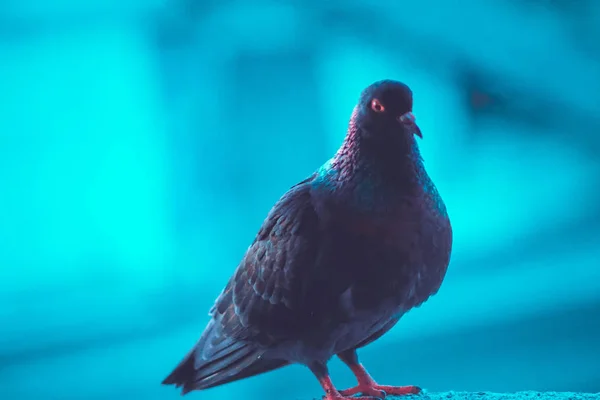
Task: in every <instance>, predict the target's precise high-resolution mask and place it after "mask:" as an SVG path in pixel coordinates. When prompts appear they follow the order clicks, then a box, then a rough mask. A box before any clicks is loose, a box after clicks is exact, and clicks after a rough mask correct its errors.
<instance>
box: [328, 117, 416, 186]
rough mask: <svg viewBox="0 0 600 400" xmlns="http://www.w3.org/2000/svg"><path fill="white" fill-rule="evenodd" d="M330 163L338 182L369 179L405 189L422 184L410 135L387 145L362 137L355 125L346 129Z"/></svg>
mask: <svg viewBox="0 0 600 400" xmlns="http://www.w3.org/2000/svg"><path fill="white" fill-rule="evenodd" d="M332 166H333V168H335V170H336V171H337V172H338V173H339V174H340V176H339V178H341V179H340V181H348V180H352V179H359V180H363V179H369V180H376V181H379V182H380V183H383V184H392V185H394V186H398V185H401V186H403V187H405V188H406V186H411V185H418V184H420V183H422V180H423V178H426V176H427V175H426V172H425V167H424V165H423V159H422V158H421V153H420V151H419V147H418V144H417V142H416V140H415V138H414V137H407V138H406V140H405V141H400V140H399V141H398V142H396V143H393V144H391V145H390V144H379V143H374V142H373V141H372V140H371V139H365V138H364V137H363V135H361V134H360V132H359V131H358V128H355V127H351V130H350V131H349V132H348V135H347V136H346V139H345V140H344V142H343V144H342V146H341V147H340V149H339V150H338V152H337V153H336V155H335V157H334V158H333V160H332Z"/></svg>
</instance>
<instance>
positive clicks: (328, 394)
mask: <svg viewBox="0 0 600 400" xmlns="http://www.w3.org/2000/svg"><path fill="white" fill-rule="evenodd" d="M308 367H309V368H310V370H311V371H312V373H313V374H315V376H316V377H317V379H318V380H319V383H320V384H321V386H322V387H323V390H325V396H323V400H373V397H378V398H380V399H383V397H384V396H385V393H383V392H381V393H380V394H381V395H377V396H375V395H371V396H373V397H370V396H360V397H350V395H342V394H341V393H340V392H339V391H338V390H337V389H336V388H335V386H334V385H333V382H331V378H330V377H329V371H328V370H327V365H325V364H324V363H321V362H316V361H315V362H313V363H312V364H310V365H309V366H308Z"/></svg>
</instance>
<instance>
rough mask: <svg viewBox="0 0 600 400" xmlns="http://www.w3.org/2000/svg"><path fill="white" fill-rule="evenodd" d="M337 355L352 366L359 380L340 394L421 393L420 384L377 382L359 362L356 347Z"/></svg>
mask: <svg viewBox="0 0 600 400" xmlns="http://www.w3.org/2000/svg"><path fill="white" fill-rule="evenodd" d="M337 356H338V357H339V358H340V360H342V361H343V362H344V364H346V365H347V366H348V367H350V369H351V370H352V372H353V373H354V375H355V376H356V379H357V380H358V385H356V386H355V387H353V388H350V389H346V390H340V394H341V395H342V396H352V395H353V394H356V393H361V394H364V395H367V396H375V397H382V396H381V393H383V396H385V395H395V396H403V395H407V394H419V393H421V388H419V387H418V386H387V385H379V384H377V382H375V381H374V380H373V378H371V375H369V373H368V372H367V370H366V369H365V367H363V366H362V365H361V364H360V363H359V362H358V355H357V354H356V349H352V350H346V351H343V352H341V353H339V354H338V355H337Z"/></svg>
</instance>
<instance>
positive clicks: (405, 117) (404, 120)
mask: <svg viewBox="0 0 600 400" xmlns="http://www.w3.org/2000/svg"><path fill="white" fill-rule="evenodd" d="M415 121H416V119H415V116H414V114H413V113H412V112H410V111H409V112H407V113H406V114H402V115H401V116H399V117H398V122H400V123H401V124H404V125H405V126H406V127H408V128H409V129H411V130H412V133H413V135H417V136H418V137H420V138H421V139H423V134H422V133H421V129H419V127H418V126H417V123H416V122H415Z"/></svg>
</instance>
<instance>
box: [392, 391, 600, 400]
mask: <svg viewBox="0 0 600 400" xmlns="http://www.w3.org/2000/svg"><path fill="white" fill-rule="evenodd" d="M387 398H388V399H392V398H393V399H402V400H600V393H595V394H594V393H576V392H516V393H491V392H440V393H429V392H427V391H424V392H423V393H421V394H419V395H411V396H403V397H401V398H400V397H394V396H388V397H387Z"/></svg>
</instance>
